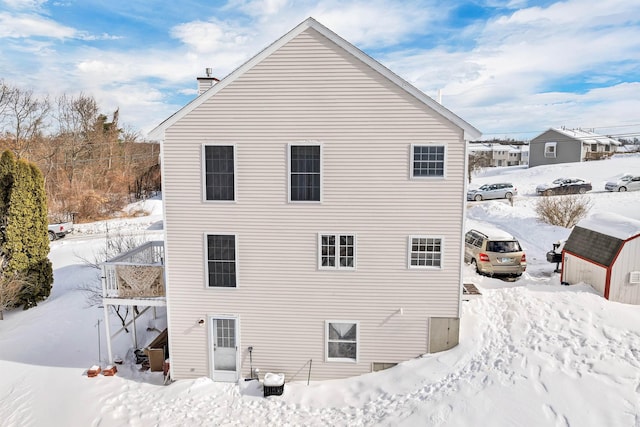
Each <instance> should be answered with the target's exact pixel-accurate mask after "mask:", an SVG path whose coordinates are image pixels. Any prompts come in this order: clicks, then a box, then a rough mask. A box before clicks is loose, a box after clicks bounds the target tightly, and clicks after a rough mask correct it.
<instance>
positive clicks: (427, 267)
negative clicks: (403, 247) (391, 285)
mask: <svg viewBox="0 0 640 427" xmlns="http://www.w3.org/2000/svg"><path fill="white" fill-rule="evenodd" d="M413 239H440V265H439V266H433V265H411V247H412V244H411V243H412V242H411V241H412V240H413ZM407 267H408V268H409V269H411V270H442V269H444V237H442V236H428V235H426V234H412V235H410V236H409V239H407Z"/></svg>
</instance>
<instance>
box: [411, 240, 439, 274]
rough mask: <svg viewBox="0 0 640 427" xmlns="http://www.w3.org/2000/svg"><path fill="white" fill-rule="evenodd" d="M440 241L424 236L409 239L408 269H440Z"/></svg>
mask: <svg viewBox="0 0 640 427" xmlns="http://www.w3.org/2000/svg"><path fill="white" fill-rule="evenodd" d="M441 266H442V239H440V238H435V237H426V236H411V237H410V238H409V267H410V268H420V267H441Z"/></svg>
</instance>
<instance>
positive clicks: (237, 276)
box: [202, 231, 240, 292]
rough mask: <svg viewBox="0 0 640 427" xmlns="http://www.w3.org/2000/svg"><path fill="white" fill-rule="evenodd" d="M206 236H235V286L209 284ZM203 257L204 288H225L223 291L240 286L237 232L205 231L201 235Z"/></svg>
mask: <svg viewBox="0 0 640 427" xmlns="http://www.w3.org/2000/svg"><path fill="white" fill-rule="evenodd" d="M207 236H234V237H235V248H234V251H235V258H236V262H235V264H236V285H235V286H209V254H208V247H207ZM202 240H203V250H204V251H203V255H204V256H203V258H204V281H203V282H204V288H205V289H226V291H225V292H227V291H229V290H232V289H238V288H239V287H240V259H239V258H238V246H239V244H238V234H237V233H229V232H215V231H212V232H206V233H204V236H203V239H202Z"/></svg>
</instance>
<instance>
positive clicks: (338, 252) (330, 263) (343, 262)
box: [319, 234, 356, 269]
mask: <svg viewBox="0 0 640 427" xmlns="http://www.w3.org/2000/svg"><path fill="white" fill-rule="evenodd" d="M319 249H320V251H319V255H320V259H319V264H320V268H323V269H324V268H338V269H353V268H355V266H356V236H355V235H353V234H321V235H320V248H319Z"/></svg>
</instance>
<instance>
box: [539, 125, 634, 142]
mask: <svg viewBox="0 0 640 427" xmlns="http://www.w3.org/2000/svg"><path fill="white" fill-rule="evenodd" d="M549 130H552V131H554V132H558V133H560V134H562V135H565V136H568V137H569V138H572V139H576V140H580V141H582V143H583V144H604V145H622V143H621V142H620V141H617V140H615V139H613V138H609V137H608V136H602V135H598V134H597V133H594V132H591V131H588V130H583V129H564V128H551V129H549Z"/></svg>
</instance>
